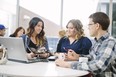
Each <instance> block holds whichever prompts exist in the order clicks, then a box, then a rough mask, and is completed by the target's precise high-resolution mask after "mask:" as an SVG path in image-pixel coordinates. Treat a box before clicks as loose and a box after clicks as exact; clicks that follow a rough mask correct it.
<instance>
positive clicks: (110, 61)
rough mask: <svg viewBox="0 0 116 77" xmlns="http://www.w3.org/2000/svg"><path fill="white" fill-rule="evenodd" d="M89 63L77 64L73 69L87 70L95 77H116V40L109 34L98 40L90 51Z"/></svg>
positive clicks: (72, 66)
mask: <svg viewBox="0 0 116 77" xmlns="http://www.w3.org/2000/svg"><path fill="white" fill-rule="evenodd" d="M84 57H88V59H89V61H88V62H87V63H84V62H83V63H80V62H75V63H72V64H71V68H72V69H78V70H87V71H90V72H92V73H93V75H94V77H116V61H115V60H114V59H116V40H115V39H114V38H113V37H111V36H110V35H109V34H108V33H107V34H105V35H104V36H102V37H101V38H100V39H98V40H96V41H95V43H94V45H93V46H92V48H91V49H90V54H89V55H84Z"/></svg>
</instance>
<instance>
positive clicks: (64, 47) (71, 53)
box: [56, 19, 92, 61]
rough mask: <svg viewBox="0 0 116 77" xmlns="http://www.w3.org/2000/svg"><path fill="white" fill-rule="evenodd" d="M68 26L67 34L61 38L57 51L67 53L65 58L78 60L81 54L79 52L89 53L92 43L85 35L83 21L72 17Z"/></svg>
mask: <svg viewBox="0 0 116 77" xmlns="http://www.w3.org/2000/svg"><path fill="white" fill-rule="evenodd" d="M66 28H67V30H66V36H65V37H63V38H61V39H60V40H59V43H58V45H57V50H56V52H57V53H60V52H61V53H65V60H73V61H74V60H78V58H79V56H78V55H77V54H83V55H87V54H89V49H90V48H91V46H92V43H91V41H90V40H89V38H87V37H85V36H84V30H83V25H82V23H81V21H80V20H78V19H72V20H70V21H69V22H68V24H67V26H66ZM57 56H58V54H57Z"/></svg>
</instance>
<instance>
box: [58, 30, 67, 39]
mask: <svg viewBox="0 0 116 77" xmlns="http://www.w3.org/2000/svg"><path fill="white" fill-rule="evenodd" d="M65 35H66V31H65V30H60V31H59V36H60V38H62V37H64V36H65Z"/></svg>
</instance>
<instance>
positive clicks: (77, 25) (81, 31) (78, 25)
mask: <svg viewBox="0 0 116 77" xmlns="http://www.w3.org/2000/svg"><path fill="white" fill-rule="evenodd" d="M69 23H72V24H73V26H74V28H75V29H76V30H77V35H76V39H80V38H81V37H82V36H84V29H83V24H82V23H81V21H80V20H78V19H72V20H70V21H69V22H68V24H69ZM68 24H67V26H68ZM67 26H66V27H67Z"/></svg>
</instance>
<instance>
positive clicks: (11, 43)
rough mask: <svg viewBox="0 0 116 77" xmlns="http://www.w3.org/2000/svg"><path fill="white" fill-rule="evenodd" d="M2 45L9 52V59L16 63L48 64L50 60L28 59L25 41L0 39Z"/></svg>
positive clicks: (11, 38) (8, 38)
mask: <svg viewBox="0 0 116 77" xmlns="http://www.w3.org/2000/svg"><path fill="white" fill-rule="evenodd" d="M0 43H1V44H3V45H4V46H5V47H6V48H7V50H8V59H9V60H11V61H16V62H23V63H34V62H48V59H40V58H34V59H31V60H28V59H27V52H26V50H25V47H24V43H23V39H22V38H16V37H0Z"/></svg>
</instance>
